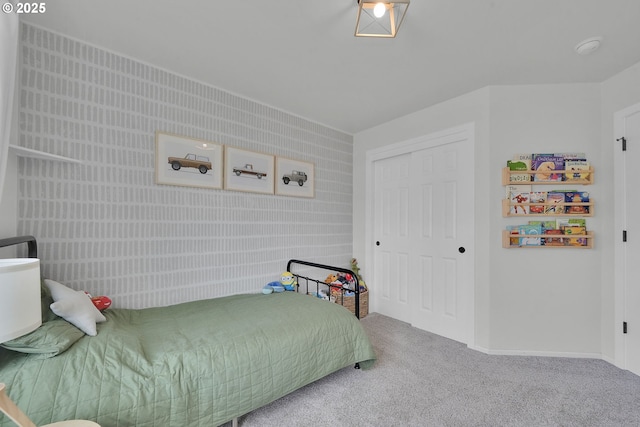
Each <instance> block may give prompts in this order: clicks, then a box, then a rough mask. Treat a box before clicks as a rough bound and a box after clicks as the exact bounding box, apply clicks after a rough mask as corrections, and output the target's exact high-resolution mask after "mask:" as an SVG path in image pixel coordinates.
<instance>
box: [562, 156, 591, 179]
mask: <svg viewBox="0 0 640 427" xmlns="http://www.w3.org/2000/svg"><path fill="white" fill-rule="evenodd" d="M564 169H565V173H564V177H565V181H578V180H585V179H589V162H588V161H587V160H586V159H565V161H564Z"/></svg>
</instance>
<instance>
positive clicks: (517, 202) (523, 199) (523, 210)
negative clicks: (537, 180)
mask: <svg viewBox="0 0 640 427" xmlns="http://www.w3.org/2000/svg"><path fill="white" fill-rule="evenodd" d="M529 194H530V192H529V191H526V192H524V193H511V197H510V198H509V200H511V209H510V212H511V213H512V214H514V215H526V214H528V213H529V205H528V204H526V205H523V204H522V203H529Z"/></svg>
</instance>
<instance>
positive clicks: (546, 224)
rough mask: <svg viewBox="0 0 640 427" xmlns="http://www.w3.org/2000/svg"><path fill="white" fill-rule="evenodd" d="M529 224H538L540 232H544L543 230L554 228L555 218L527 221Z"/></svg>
mask: <svg viewBox="0 0 640 427" xmlns="http://www.w3.org/2000/svg"><path fill="white" fill-rule="evenodd" d="M528 224H529V225H539V226H540V227H541V228H542V232H543V233H544V232H545V230H553V229H555V228H556V225H557V224H556V220H555V219H552V220H545V221H529V222H528Z"/></svg>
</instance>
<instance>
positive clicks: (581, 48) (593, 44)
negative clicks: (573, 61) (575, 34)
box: [575, 37, 602, 55]
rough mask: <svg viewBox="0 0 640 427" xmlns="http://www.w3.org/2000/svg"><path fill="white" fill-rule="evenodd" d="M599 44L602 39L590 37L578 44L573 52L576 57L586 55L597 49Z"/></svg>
mask: <svg viewBox="0 0 640 427" xmlns="http://www.w3.org/2000/svg"><path fill="white" fill-rule="evenodd" d="M601 43H602V37H590V38H588V39H586V40H582V41H581V42H580V43H578V44H577V45H576V47H575V50H576V52H577V53H578V55H588V54H590V53H591V52H593V51H594V50H596V49H598V48H599V47H600V44H601Z"/></svg>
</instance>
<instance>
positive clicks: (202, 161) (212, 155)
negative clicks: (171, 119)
mask: <svg viewBox="0 0 640 427" xmlns="http://www.w3.org/2000/svg"><path fill="white" fill-rule="evenodd" d="M223 153H224V146H223V145H222V144H217V143H215V142H210V141H205V140H202V139H195V138H189V137H186V136H181V135H175V134H171V133H165V132H160V131H157V132H156V168H155V169H156V184H164V185H179V186H184V187H199V188H214V189H222V184H223V182H222V180H223V169H222V168H223V162H222V159H223Z"/></svg>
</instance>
